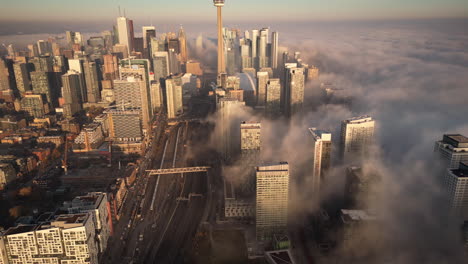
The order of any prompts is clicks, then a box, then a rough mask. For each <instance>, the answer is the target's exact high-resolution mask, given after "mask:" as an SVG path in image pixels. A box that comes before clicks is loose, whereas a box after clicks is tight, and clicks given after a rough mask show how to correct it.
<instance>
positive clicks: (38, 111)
mask: <svg viewBox="0 0 468 264" xmlns="http://www.w3.org/2000/svg"><path fill="white" fill-rule="evenodd" d="M21 110H22V111H25V112H26V113H28V115H29V116H31V117H35V118H43V117H44V116H45V115H46V114H48V113H49V112H50V109H49V104H48V103H47V101H46V99H45V96H44V95H43V94H26V95H24V97H23V98H22V99H21Z"/></svg>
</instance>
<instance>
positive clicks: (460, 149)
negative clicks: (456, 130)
mask: <svg viewBox="0 0 468 264" xmlns="http://www.w3.org/2000/svg"><path fill="white" fill-rule="evenodd" d="M434 151H435V152H437V153H438V154H439V157H440V158H441V160H442V161H443V162H444V165H446V167H447V168H450V169H457V168H458V166H459V165H460V162H465V163H468V138H467V137H465V136H463V135H460V134H446V135H444V136H443V138H442V140H440V141H437V142H436V143H435V147H434Z"/></svg>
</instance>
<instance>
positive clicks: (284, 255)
mask: <svg viewBox="0 0 468 264" xmlns="http://www.w3.org/2000/svg"><path fill="white" fill-rule="evenodd" d="M265 255H266V257H267V261H268V263H271V264H294V263H296V262H294V260H293V259H292V257H291V255H290V253H289V250H277V251H268V252H266V253H265Z"/></svg>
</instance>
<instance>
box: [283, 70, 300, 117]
mask: <svg viewBox="0 0 468 264" xmlns="http://www.w3.org/2000/svg"><path fill="white" fill-rule="evenodd" d="M285 73H286V76H285V85H284V87H283V90H284V92H283V94H282V99H281V100H282V101H283V114H285V115H286V116H288V117H291V116H293V115H294V114H297V113H300V112H301V111H302V109H303V104H304V86H305V76H304V69H303V68H299V67H297V64H295V63H293V64H289V65H287V66H286V72H285ZM283 96H284V99H283Z"/></svg>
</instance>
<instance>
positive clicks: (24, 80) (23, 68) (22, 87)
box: [13, 61, 32, 94]
mask: <svg viewBox="0 0 468 264" xmlns="http://www.w3.org/2000/svg"><path fill="white" fill-rule="evenodd" d="M31 68H32V67H31V64H29V63H21V62H18V61H16V62H15V63H14V64H13V71H14V73H15V80H16V87H17V88H18V91H19V92H20V94H24V93H25V92H28V91H31V77H30V75H29V73H30V72H31Z"/></svg>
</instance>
